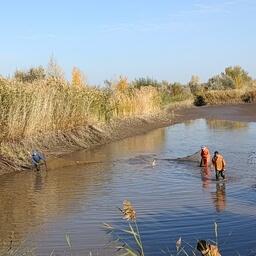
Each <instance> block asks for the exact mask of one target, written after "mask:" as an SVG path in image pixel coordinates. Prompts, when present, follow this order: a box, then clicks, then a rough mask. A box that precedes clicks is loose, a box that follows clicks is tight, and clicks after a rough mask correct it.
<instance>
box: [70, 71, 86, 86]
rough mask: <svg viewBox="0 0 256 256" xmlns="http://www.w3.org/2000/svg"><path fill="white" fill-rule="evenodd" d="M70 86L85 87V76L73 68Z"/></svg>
mask: <svg viewBox="0 0 256 256" xmlns="http://www.w3.org/2000/svg"><path fill="white" fill-rule="evenodd" d="M71 84H72V86H76V87H83V86H85V85H86V81H85V75H84V74H83V72H82V71H81V70H80V69H79V68H77V67H74V68H73V70H72V82H71Z"/></svg>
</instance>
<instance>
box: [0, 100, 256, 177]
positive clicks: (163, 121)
mask: <svg viewBox="0 0 256 256" xmlns="http://www.w3.org/2000/svg"><path fill="white" fill-rule="evenodd" d="M255 110H256V103H250V104H231V105H216V106H203V107H194V106H192V102H191V101H188V102H186V104H185V103H183V104H180V105H175V106H172V107H171V108H169V109H168V110H167V111H162V112H161V113H158V114H155V115H144V116H141V117H133V118H123V119H115V120H113V121H111V122H109V123H98V125H86V126H80V127H77V128H76V129H70V130H67V131H65V132H61V131H59V132H57V133H48V134H44V135H41V136H40V135H38V136H37V137H35V138H33V139H24V140H22V141H20V142H15V141H14V142H9V143H2V145H1V147H2V151H3V150H5V151H6V155H11V154H12V155H13V161H12V160H10V159H8V158H5V157H4V156H1V161H0V167H1V169H0V175H1V174H5V173H11V172H14V171H24V170H29V169H31V163H30V159H29V156H30V151H31V148H37V149H39V150H41V151H42V152H44V154H45V155H46V158H47V163H48V170H50V169H55V168H61V167H64V166H66V165H67V164H68V165H78V164H85V163H83V162H76V161H74V162H69V163H67V162H62V161H58V159H59V158H60V157H61V156H62V155H65V154H68V153H72V152H75V151H78V150H81V149H87V150H90V149H92V148H95V147H98V146H101V145H104V144H107V143H111V142H113V141H117V140H121V139H124V138H127V137H131V136H135V135H139V134H143V133H146V132H148V131H151V130H154V129H157V128H161V127H166V126H169V125H172V124H176V123H181V122H184V121H188V120H194V119H200V118H205V119H219V120H230V121H240V122H255V121H256V112H255ZM56 159H57V161H56Z"/></svg>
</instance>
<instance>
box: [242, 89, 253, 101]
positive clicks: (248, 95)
mask: <svg viewBox="0 0 256 256" xmlns="http://www.w3.org/2000/svg"><path fill="white" fill-rule="evenodd" d="M241 99H242V101H243V102H245V103H252V102H255V101H256V91H248V92H246V93H245V94H243V95H242V97H241Z"/></svg>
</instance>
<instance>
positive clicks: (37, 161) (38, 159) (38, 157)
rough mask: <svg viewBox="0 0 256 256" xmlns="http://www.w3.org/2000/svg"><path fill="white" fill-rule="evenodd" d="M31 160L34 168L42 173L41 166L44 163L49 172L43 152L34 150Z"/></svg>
mask: <svg viewBox="0 0 256 256" xmlns="http://www.w3.org/2000/svg"><path fill="white" fill-rule="evenodd" d="M31 160H32V165H33V168H36V170H37V171H40V165H41V164H42V163H44V164H45V168H46V170H47V166H46V161H45V157H44V156H43V154H42V153H41V152H38V151H36V150H33V151H32V154H31Z"/></svg>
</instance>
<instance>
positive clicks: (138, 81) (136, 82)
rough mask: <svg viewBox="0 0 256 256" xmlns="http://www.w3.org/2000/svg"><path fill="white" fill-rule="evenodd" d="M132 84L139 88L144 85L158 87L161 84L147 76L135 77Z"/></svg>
mask: <svg viewBox="0 0 256 256" xmlns="http://www.w3.org/2000/svg"><path fill="white" fill-rule="evenodd" d="M132 86H133V87H135V88H138V89H139V88H141V87H144V86H153V87H159V86H161V84H160V83H159V82H158V81H157V80H155V79H152V78H149V77H147V78H139V79H135V80H134V81H133V82H132Z"/></svg>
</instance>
